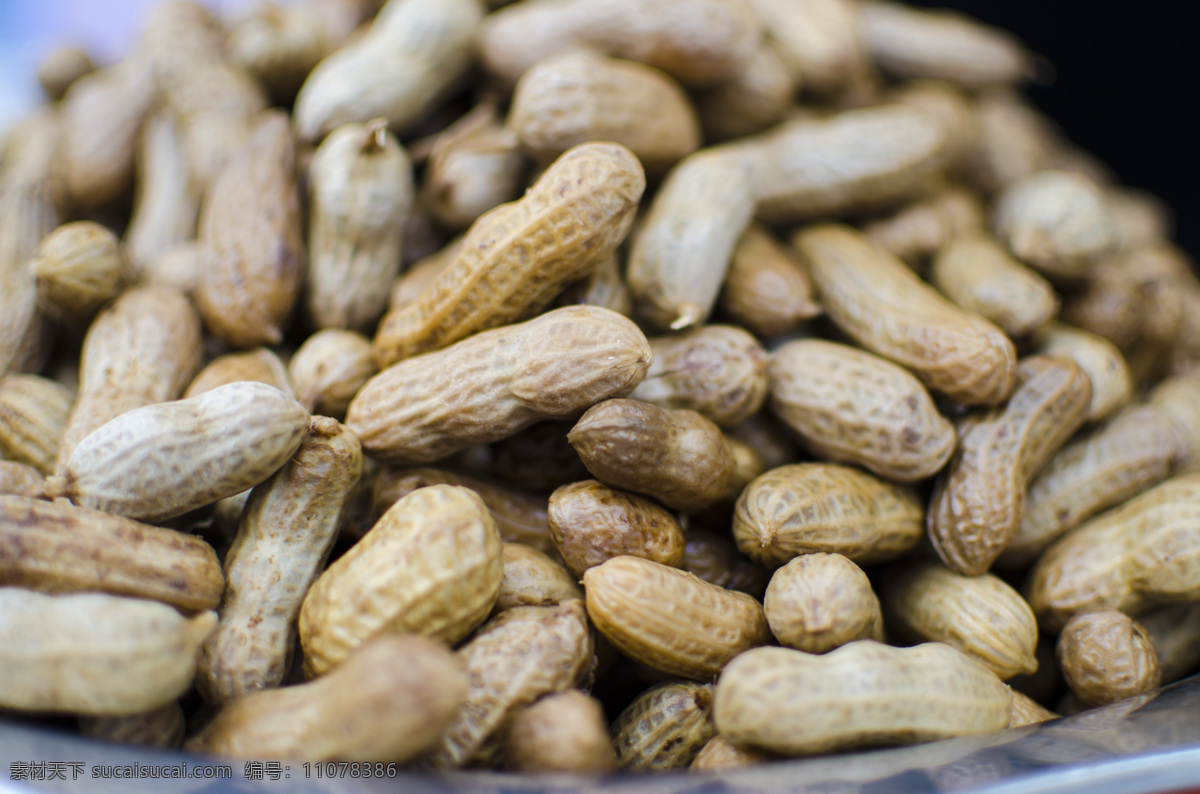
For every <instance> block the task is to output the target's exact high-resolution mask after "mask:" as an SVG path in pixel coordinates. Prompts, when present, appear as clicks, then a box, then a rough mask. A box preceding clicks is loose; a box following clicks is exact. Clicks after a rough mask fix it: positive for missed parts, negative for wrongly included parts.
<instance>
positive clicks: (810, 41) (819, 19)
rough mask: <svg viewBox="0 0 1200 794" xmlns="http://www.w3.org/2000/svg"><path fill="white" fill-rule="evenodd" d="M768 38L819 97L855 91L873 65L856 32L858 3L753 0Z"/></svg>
mask: <svg viewBox="0 0 1200 794" xmlns="http://www.w3.org/2000/svg"><path fill="white" fill-rule="evenodd" d="M751 5H752V6H754V10H755V11H757V12H758V16H759V18H760V19H761V20H762V22H763V28H764V32H765V33H766V36H767V39H768V40H769V41H773V42H774V44H775V46H776V48H778V50H779V53H780V55H782V56H783V60H784V62H785V63H786V64H787V65H788V68H789V69H790V71H791V73H792V75H793V77H794V78H795V79H797V80H799V81H802V82H803V84H804V88H805V89H806V90H807V91H810V92H812V93H814V94H816V95H818V96H820V97H826V98H833V97H836V96H837V95H839V94H846V93H850V92H853V91H854V90H856V89H857V88H859V87H860V84H861V83H862V82H864V80H866V79H867V74H868V72H869V71H870V69H871V65H870V61H869V60H868V58H867V52H866V48H865V47H864V46H863V40H862V35H861V33H860V32H859V27H860V26H859V10H858V5H857V4H856V3H853V2H848V0H801V1H800V2H795V0H753V2H752V3H751Z"/></svg>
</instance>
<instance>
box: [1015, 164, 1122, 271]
mask: <svg viewBox="0 0 1200 794" xmlns="http://www.w3.org/2000/svg"><path fill="white" fill-rule="evenodd" d="M995 212H996V216H995V227H996V236H997V237H999V238H1000V239H1001V240H1002V241H1003V242H1004V243H1005V244H1006V245H1008V247H1009V249H1010V250H1011V251H1012V252H1013V254H1015V255H1016V257H1017V258H1018V259H1020V260H1021V261H1023V262H1025V263H1026V264H1028V265H1030V266H1031V267H1033V268H1035V269H1037V270H1038V271H1040V272H1041V273H1043V274H1045V275H1046V276H1048V277H1050V278H1058V279H1073V278H1080V277H1082V276H1085V275H1086V274H1087V272H1088V271H1089V270H1090V269H1091V268H1092V267H1093V266H1094V265H1095V264H1096V263H1097V262H1098V261H1099V259H1100V258H1101V257H1102V256H1104V255H1105V254H1107V253H1108V252H1110V251H1111V250H1113V249H1114V248H1115V247H1116V245H1117V238H1116V233H1115V231H1114V224H1113V220H1112V216H1111V215H1109V212H1108V208H1107V207H1106V206H1105V204H1104V194H1103V193H1102V192H1101V191H1100V188H1099V187H1097V186H1096V184H1095V183H1094V182H1092V181H1091V180H1090V179H1088V178H1086V177H1083V176H1080V175H1078V174H1070V173H1066V172H1063V171H1039V172H1036V173H1034V174H1031V175H1030V176H1028V177H1026V178H1024V179H1021V180H1019V181H1018V182H1015V183H1014V184H1012V185H1011V186H1009V187H1008V188H1006V189H1005V191H1004V192H1003V193H1002V194H1001V195H1000V196H998V197H997V198H996V211H995Z"/></svg>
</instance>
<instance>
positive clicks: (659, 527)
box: [548, 480, 685, 576]
mask: <svg viewBox="0 0 1200 794" xmlns="http://www.w3.org/2000/svg"><path fill="white" fill-rule="evenodd" d="M548 516H549V520H550V535H551V537H552V538H554V545H555V546H556V547H557V548H558V552H559V554H561V555H562V558H563V560H564V561H565V562H566V564H567V568H569V569H570V570H571V573H573V574H575V575H576V576H582V575H583V572H584V571H586V570H587V569H588V568H591V567H594V566H596V565H600V564H601V563H603V562H604V561H605V560H609V559H611V558H613V557H619V556H621V555H624V554H628V555H632V556H635V557H642V558H644V559H647V560H652V561H654V562H657V563H662V564H663V565H669V566H671V567H672V568H678V567H679V563H680V561H682V559H683V549H684V543H685V542H684V537H683V530H681V529H680V528H679V523H678V522H677V521H676V520H675V518H674V516H672V515H671V513H670V512H668V511H667V510H665V509H663V508H662V507H660V506H659V505H658V504H656V503H655V502H654V501H653V500H651V499H646V498H644V497H641V496H635V495H633V494H631V493H627V492H625V491H618V490H616V489H614V488H609V487H608V486H606V485H603V484H602V483H600V482H597V481H596V480H585V481H583V482H577V483H574V484H572V485H564V486H563V487H561V488H559V489H558V490H556V491H555V492H554V493H552V494H551V495H550V512H549V514H548Z"/></svg>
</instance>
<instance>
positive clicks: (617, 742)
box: [611, 681, 714, 772]
mask: <svg viewBox="0 0 1200 794" xmlns="http://www.w3.org/2000/svg"><path fill="white" fill-rule="evenodd" d="M712 693H713V685H712V684H697V683H693V682H691V681H667V682H664V683H662V684H659V685H658V686H655V687H651V688H650V689H648V690H646V691H645V692H643V693H642V694H641V695H639V696H638V697H637V698H636V699H635V700H634V701H633V702H632V703H630V704H629V705H628V706H627V707H626V708H625V710H624V711H622V712H621V713H620V715H618V716H617V718H616V720H614V721H613V724H612V729H611V730H612V740H613V746H614V747H615V748H616V751H617V764H618V766H619V767H620V768H621V769H622V770H625V771H627V772H652V771H663V770H667V769H679V768H682V767H686V766H688V765H689V764H691V763H692V759H694V758H695V757H696V755H697V754H698V753H699V752H700V750H701V749H703V748H704V745H706V744H708V742H709V740H711V739H712V737H713V733H714V728H713V724H712Z"/></svg>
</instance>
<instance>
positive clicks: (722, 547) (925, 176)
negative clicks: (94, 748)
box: [0, 0, 1200, 772]
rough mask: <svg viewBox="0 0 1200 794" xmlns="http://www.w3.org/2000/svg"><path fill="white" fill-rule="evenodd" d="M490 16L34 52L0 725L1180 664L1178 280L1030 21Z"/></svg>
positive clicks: (811, 703) (1019, 685) (387, 11)
mask: <svg viewBox="0 0 1200 794" xmlns="http://www.w3.org/2000/svg"><path fill="white" fill-rule="evenodd" d="M491 5H492V6H501V7H498V8H495V9H490V8H488V7H486V5H485V4H484V3H483V2H482V0H388V1H387V2H386V3H382V2H379V0H303V1H302V2H297V3H292V4H289V5H286V6H279V7H276V6H272V5H270V4H268V3H261V4H258V5H255V6H253V7H252V8H251V9H250V10H248V11H246V12H244V13H243V14H241V15H240V16H237V17H235V18H232V19H217V18H214V17H213V16H212V15H211V14H210V13H209V12H208V11H206V10H205V8H204V7H203V6H201V5H198V4H197V3H195V2H188V0H171V2H167V3H165V4H162V5H160V6H158V7H156V8H155V9H154V11H153V12H152V13H151V14H150V16H149V18H148V19H147V20H146V22H145V26H144V33H143V35H142V36H141V38H140V40H139V41H138V42H137V43H136V45H135V46H134V47H133V48H132V50H131V51H130V52H129V53H128V55H127V56H126V57H125V58H124V59H123V60H121V61H120V62H118V63H115V64H112V65H108V66H103V67H101V68H95V67H94V66H93V65H92V63H91V61H90V59H89V58H88V56H87V55H86V54H85V53H83V52H81V51H79V50H75V49H63V50H60V51H57V52H55V53H53V54H51V55H50V56H48V57H47V59H46V60H45V62H44V63H43V65H42V68H41V71H40V77H41V79H42V82H43V84H44V87H45V90H46V92H47V95H48V97H49V99H50V101H49V102H48V103H47V104H46V105H44V106H43V107H42V108H41V109H39V110H38V111H37V112H35V113H34V114H33V115H32V116H30V117H29V118H28V119H26V120H24V121H23V122H21V123H20V124H18V125H17V126H15V127H14V128H13V129H11V130H10V131H9V132H8V133H7V134H6V135H5V136H4V138H3V143H2V144H0V158H2V159H0V458H2V460H0V494H2V495H0V585H3V586H2V587H0V716H3V717H4V718H5V719H10V720H38V719H42V718H44V717H46V716H47V715H53V716H54V719H55V720H56V721H58V722H60V723H61V721H62V720H63V718H70V719H71V720H77V724H78V729H79V730H80V731H81V732H82V733H83V734H84V735H87V736H93V737H100V738H106V739H115V740H119V741H125V742H130V743H134V744H143V745H149V746H160V747H179V746H182V747H184V748H186V749H187V750H189V751H193V752H196V753H204V754H211V755H218V756H231V757H238V758H244V759H258V760H264V759H303V760H311V761H322V760H343V761H359V762H389V763H394V764H402V765H410V766H411V768H413V769H420V770H448V769H456V768H492V769H510V770H517V771H560V772H564V771H565V772H608V771H611V770H614V769H623V770H662V769H669V768H680V767H689V766H690V767H691V768H692V769H699V770H714V769H729V768H733V767H740V766H745V765H750V764H757V763H762V762H766V761H769V760H773V759H777V758H784V757H800V756H810V755H813V754H818V753H824V752H829V751H836V750H843V749H846V748H853V747H859V746H878V745H888V744H902V743H914V742H924V741H930V740H934V739H939V738H945V737H952V736H964V735H970V734H978V733H983V732H988V731H994V730H999V729H1006V728H1010V727H1015V726H1021V725H1028V724H1032V723H1036V722H1039V721H1044V720H1047V719H1051V718H1053V717H1055V716H1056V715H1057V714H1058V713H1069V712H1074V711H1078V710H1081V709H1083V708H1088V707H1092V706H1096V705H1099V704H1104V703H1108V702H1112V701H1115V700H1118V699H1121V698H1125V697H1129V696H1132V695H1136V694H1139V693H1143V692H1146V691H1148V690H1151V689H1153V688H1155V687H1157V686H1159V685H1160V683H1163V682H1167V681H1171V680H1174V679H1177V678H1180V677H1182V676H1184V675H1186V674H1188V673H1190V672H1191V671H1193V670H1195V669H1197V668H1200V605H1198V604H1200V473H1197V472H1200V366H1198V365H1200V281H1198V280H1197V278H1196V276H1195V274H1194V273H1193V269H1192V265H1191V263H1190V262H1189V261H1188V260H1187V258H1186V257H1185V256H1184V255H1183V254H1182V253H1181V251H1179V250H1178V249H1177V248H1176V247H1174V246H1173V245H1172V244H1171V242H1169V240H1168V238H1169V236H1170V234H1171V219H1170V215H1169V213H1168V211H1167V210H1166V209H1165V208H1164V207H1163V206H1162V204H1161V202H1160V201H1158V200H1157V199H1155V198H1153V197H1151V196H1148V195H1145V194H1143V193H1140V192H1137V191H1133V190H1130V189H1127V188H1124V187H1121V186H1120V185H1118V184H1117V183H1116V182H1115V180H1114V178H1113V176H1112V175H1111V174H1110V173H1109V172H1108V171H1107V170H1106V169H1105V168H1104V166H1103V165H1102V164H1100V163H1098V162H1096V161H1095V159H1094V158H1092V157H1090V156H1089V155H1088V154H1086V153H1085V152H1083V151H1080V150H1079V149H1078V148H1077V147H1075V146H1074V145H1072V144H1071V143H1070V141H1069V140H1068V139H1067V138H1066V137H1064V135H1063V134H1062V133H1061V132H1060V131H1059V130H1058V129H1056V128H1055V127H1054V125H1052V124H1051V123H1050V122H1048V121H1047V120H1046V119H1045V118H1043V117H1042V116H1041V115H1039V113H1038V112H1036V111H1035V110H1034V109H1033V108H1032V107H1031V106H1030V105H1028V104H1027V103H1026V102H1025V101H1024V100H1023V99H1022V98H1021V97H1020V95H1019V94H1018V89H1019V87H1020V84H1021V83H1022V81H1024V80H1026V79H1028V78H1029V77H1030V75H1031V74H1032V73H1033V72H1034V65H1035V64H1036V60H1035V59H1034V58H1032V57H1031V56H1030V54H1029V53H1028V52H1027V51H1026V50H1025V49H1024V48H1023V46H1022V45H1021V44H1020V43H1019V42H1018V41H1017V40H1015V39H1014V38H1012V37H1011V36H1009V35H1007V34H1005V33H1003V32H1001V31H997V30H994V29H992V28H989V27H986V26H984V25H982V24H980V23H977V22H975V21H973V20H970V19H967V18H964V17H961V16H957V15H954V14H951V13H947V12H929V11H919V10H916V9H913V8H909V7H906V6H904V5H901V4H899V3H895V2H890V0H518V2H513V3H511V4H507V5H506V4H505V3H503V2H492V3H491ZM289 109H290V110H289ZM401 141H403V144H401ZM1056 638H1057V639H1056ZM885 643H887V644H885ZM1005 682H1009V683H1005Z"/></svg>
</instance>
